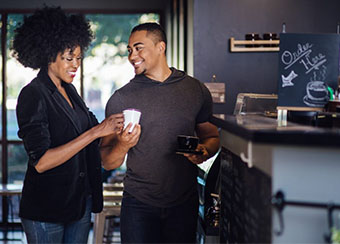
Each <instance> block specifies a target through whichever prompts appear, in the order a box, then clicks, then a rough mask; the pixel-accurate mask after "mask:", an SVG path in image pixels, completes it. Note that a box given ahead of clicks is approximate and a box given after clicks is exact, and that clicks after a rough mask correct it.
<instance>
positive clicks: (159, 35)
mask: <svg viewBox="0 0 340 244" xmlns="http://www.w3.org/2000/svg"><path fill="white" fill-rule="evenodd" d="M143 30H145V31H147V34H152V35H153V36H154V37H155V38H154V41H155V42H160V41H163V42H164V43H165V44H167V40H166V34H165V31H164V29H163V28H162V26H160V25H159V24H157V23H155V22H148V23H144V24H140V25H137V26H135V27H134V28H133V29H132V31H131V34H132V33H134V32H136V31H143Z"/></svg>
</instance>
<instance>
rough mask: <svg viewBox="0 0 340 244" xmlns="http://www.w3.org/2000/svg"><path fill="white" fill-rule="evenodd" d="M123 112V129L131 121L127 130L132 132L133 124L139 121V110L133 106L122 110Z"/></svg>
mask: <svg viewBox="0 0 340 244" xmlns="http://www.w3.org/2000/svg"><path fill="white" fill-rule="evenodd" d="M123 114H124V130H125V128H126V127H127V126H128V124H129V123H132V126H131V128H130V130H129V132H132V130H133V128H134V127H135V124H138V123H139V120H140V116H141V114H142V113H141V112H140V111H139V110H137V109H134V108H129V109H125V110H124V111H123Z"/></svg>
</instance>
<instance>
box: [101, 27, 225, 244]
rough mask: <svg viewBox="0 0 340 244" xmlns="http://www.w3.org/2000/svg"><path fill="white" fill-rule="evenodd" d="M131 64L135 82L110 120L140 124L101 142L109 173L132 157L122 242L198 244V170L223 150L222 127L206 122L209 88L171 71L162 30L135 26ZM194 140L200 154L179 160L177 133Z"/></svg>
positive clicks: (117, 99)
mask: <svg viewBox="0 0 340 244" xmlns="http://www.w3.org/2000/svg"><path fill="white" fill-rule="evenodd" d="M127 48H128V52H129V61H130V63H131V64H132V65H133V67H134V69H135V73H136V76H135V77H134V78H133V79H132V80H131V81H130V82H129V83H128V84H127V85H125V86H124V87H123V88H121V89H119V90H117V91H116V92H115V93H114V94H113V95H112V97H111V98H110V100H109V101H108V103H107V105H106V116H109V115H110V114H112V113H116V112H122V111H123V110H124V109H127V108H135V109H138V110H140V111H141V112H142V115H141V120H140V125H137V126H135V127H134V129H133V131H132V132H131V133H128V131H129V129H130V127H131V124H130V125H129V126H128V127H127V128H126V129H125V130H124V131H122V132H121V133H120V134H118V135H113V136H108V137H105V138H103V140H102V148H101V154H102V161H103V166H104V168H106V169H113V168H116V167H119V166H120V165H121V164H122V163H123V161H124V158H125V155H126V154H127V153H128V157H127V171H126V177H125V179H124V196H123V201H122V210H121V240H122V242H123V243H161V242H166V243H194V242H195V235H196V226H197V216H198V195H197V165H196V164H199V163H202V162H203V161H205V160H206V159H208V158H209V157H211V156H213V155H214V154H215V153H216V152H217V150H218V148H219V137H218V131H217V128H216V127H215V126H214V125H212V124H211V123H209V119H210V118H211V115H212V99H211V95H210V93H209V91H208V89H207V88H206V87H205V86H204V85H203V84H202V83H200V82H199V81H198V80H196V79H194V78H192V77H189V76H187V75H186V74H185V73H184V72H182V71H179V70H176V69H174V68H169V66H168V64H167V61H166V56H165V51H166V36H165V33H164V31H163V29H162V28H161V26H160V25H158V24H156V23H146V24H141V25H138V26H136V27H135V28H134V29H133V30H132V32H131V35H130V38H129V44H128V47H127ZM195 134H196V135H197V136H198V137H199V138H200V144H199V145H198V147H197V151H201V152H202V154H201V155H196V154H184V155H180V154H176V148H177V135H195Z"/></svg>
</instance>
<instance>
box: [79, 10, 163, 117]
mask: <svg viewBox="0 0 340 244" xmlns="http://www.w3.org/2000/svg"><path fill="white" fill-rule="evenodd" d="M86 17H87V19H88V20H90V23H91V28H92V30H93V32H94V34H95V37H96V39H95V40H94V41H93V43H92V45H91V47H90V48H89V49H88V50H87V52H86V55H85V59H84V71H83V73H84V99H85V102H86V104H87V106H88V107H89V108H90V110H91V111H92V112H93V113H94V114H95V115H96V117H97V119H98V120H99V121H102V120H103V119H104V117H105V114H104V109H105V105H106V102H107V101H108V99H109V98H110V96H111V95H112V93H113V92H114V91H115V90H116V89H118V88H120V87H122V86H123V85H125V84H126V83H128V82H129V81H130V80H131V79H132V78H133V77H134V70H133V68H132V65H131V64H130V63H129V61H128V59H127V48H126V47H127V44H128V39H129V35H130V32H131V29H132V28H133V27H134V26H135V25H137V24H139V23H143V22H147V21H159V15H158V14H115V15H113V14H111V15H109V14H91V15H86Z"/></svg>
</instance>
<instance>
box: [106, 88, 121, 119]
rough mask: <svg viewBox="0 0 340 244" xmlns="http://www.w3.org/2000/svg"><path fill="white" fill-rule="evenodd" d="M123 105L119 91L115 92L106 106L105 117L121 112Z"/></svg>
mask: <svg viewBox="0 0 340 244" xmlns="http://www.w3.org/2000/svg"><path fill="white" fill-rule="evenodd" d="M122 111H123V106H122V102H121V96H120V93H119V92H117V91H116V92H115V93H113V95H112V96H111V97H110V99H109V101H108V102H107V103H106V107H105V117H106V118H107V117H109V116H110V115H111V114H116V113H121V112H122Z"/></svg>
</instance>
